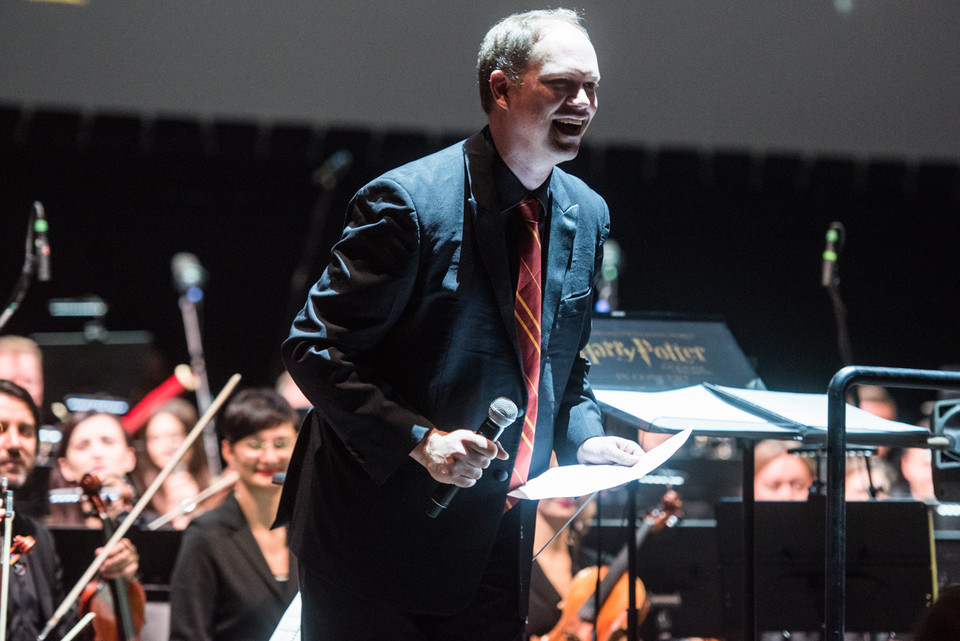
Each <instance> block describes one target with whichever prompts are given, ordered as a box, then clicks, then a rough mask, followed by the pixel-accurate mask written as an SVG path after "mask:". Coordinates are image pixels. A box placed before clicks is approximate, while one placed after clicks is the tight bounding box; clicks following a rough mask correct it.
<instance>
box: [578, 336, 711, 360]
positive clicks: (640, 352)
mask: <svg viewBox="0 0 960 641" xmlns="http://www.w3.org/2000/svg"><path fill="white" fill-rule="evenodd" d="M706 351H707V348H706V347H703V346H698V345H689V346H687V345H680V344H679V343H672V342H670V341H664V342H662V343H657V344H654V343H651V342H650V341H649V340H647V339H646V338H639V337H636V336H635V337H633V339H631V341H630V342H628V343H625V342H624V341H621V340H601V341H596V342H590V343H587V345H586V347H584V348H583V351H582V352H581V354H582V355H583V356H584V357H585V358H586V359H587V360H589V361H590V362H592V363H600V362H602V361H603V360H605V359H613V360H616V361H622V362H627V363H632V362H634V360H635V359H636V358H637V357H639V358H640V360H642V361H643V362H644V363H646V364H647V366H648V367H652V366H653V362H654V361H655V360H656V361H668V362H674V363H684V364H689V363H706V362H707V358H706Z"/></svg>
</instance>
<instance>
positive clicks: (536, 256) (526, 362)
mask: <svg viewBox="0 0 960 641" xmlns="http://www.w3.org/2000/svg"><path fill="white" fill-rule="evenodd" d="M518 209H519V210H520V215H521V216H522V217H523V229H522V231H521V234H520V273H519V276H518V278H517V295H516V299H515V300H514V303H513V306H514V307H513V315H514V319H515V320H516V323H517V335H518V337H519V339H520V354H521V355H522V357H523V376H524V379H525V380H526V385H527V411H526V412H525V413H524V416H523V433H522V435H521V437H520V447H519V449H518V450H517V456H516V458H515V459H514V464H513V475H512V476H511V477H510V490H514V489H516V488H518V487H520V486H521V485H523V484H524V483H526V482H527V474H529V472H530V459H531V457H532V456H533V438H534V434H535V432H536V430H537V405H538V400H539V399H538V396H537V394H538V390H539V388H540V308H541V306H542V301H543V293H542V291H541V289H540V201H538V200H537V199H536V198H527V199H526V200H524V201H523V202H521V203H520V205H518ZM514 504H516V500H514V499H511V498H509V497H507V504H506V506H505V507H504V511H506V510H509V509H510V508H511V507H513V506H514Z"/></svg>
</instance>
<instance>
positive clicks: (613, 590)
mask: <svg viewBox="0 0 960 641" xmlns="http://www.w3.org/2000/svg"><path fill="white" fill-rule="evenodd" d="M681 505H682V502H681V501H680V496H679V495H678V494H677V493H676V492H675V491H673V490H670V491H669V492H667V493H666V494H665V495H664V497H663V504H662V506H660V507H658V508H655V509H653V510H651V512H650V513H649V514H647V516H646V517H644V519H643V525H642V526H641V527H640V529H638V530H637V534H636V538H635V540H634V545H635V546H636V547H637V548H638V549H639V548H640V546H641V545H642V544H643V541H644V540H645V539H646V538H647V535H648V534H650V532H654V531H657V530H659V529H661V528H663V527H664V526H667V527H671V526H673V525H675V524H676V523H677V521H678V520H679V515H680V509H681ZM628 553H629V544H627V545H624V546H623V548H622V549H621V550H620V552H619V553H617V556H616V558H614V560H613V561H612V562H611V563H610V565H609V566H607V567H589V568H584V569H582V570H580V572H578V573H577V575H576V576H575V577H573V583H572V584H571V585H570V591H569V592H568V593H567V597H566V599H564V601H563V603H562V604H561V609H562V612H561V615H560V620H559V621H557V624H556V625H555V626H554V628H553V630H551V631H550V632H548V633H547V634H545V635H543V636H542V637H540V641H589V640H591V639H593V638H594V636H593V632H594V628H596V633H597V635H596V640H597V641H615V640H617V639H623V638H626V626H627V609H628V608H629V606H630V597H629V589H630V577H629V576H628V573H627V556H628ZM598 579H599V581H600V586H599V590H598V589H597V581H598ZM598 595H599V599H598V598H597V597H598ZM636 599H637V604H636V605H637V608H638V610H639V616H638V619H637V624H638V625H639V624H640V623H642V622H643V620H644V618H645V617H646V616H647V612H648V611H649V609H650V603H649V601H648V600H647V597H646V590H645V589H644V587H643V583H642V582H641V581H640V579H639V578H638V579H636ZM598 601H599V603H600V608H599V612H598V611H597V607H596V604H597V602H598Z"/></svg>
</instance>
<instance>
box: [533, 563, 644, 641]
mask: <svg viewBox="0 0 960 641" xmlns="http://www.w3.org/2000/svg"><path fill="white" fill-rule="evenodd" d="M608 571H609V569H608V568H607V567H606V566H604V567H601V568H599V569H598V568H597V567H596V566H594V567H589V568H584V569H582V570H580V571H579V572H578V573H577V574H576V576H575V577H573V582H572V583H571V584H570V591H569V592H568V593H567V598H566V599H564V601H563V603H562V604H561V608H562V613H561V615H560V620H559V621H558V622H557V625H556V626H554V628H553V630H551V631H550V632H548V633H547V634H545V635H543V636H542V637H540V641H591V639H593V627H594V626H593V622H592V621H586V620H584V619H582V618H581V617H580V614H579V612H580V609H581V608H582V607H583V605H584V604H586V603H587V602H588V601H589V600H590V599H592V598H593V595H594V592H595V588H596V585H597V573H598V572H599V573H600V577H599V578H600V580H603V578H604V577H605V576H607V573H608ZM635 582H636V606H637V610H638V613H639V614H638V623H639V622H642V621H643V620H644V619H645V618H646V616H647V612H648V611H649V610H650V602H649V601H648V600H647V592H646V588H644V587H643V582H641V581H640V579H636V580H635ZM629 607H630V584H629V578H628V577H627V576H626V575H624V576H622V577H620V579H619V580H618V581H617V583H616V584H615V585H614V587H613V589H612V590H611V591H610V594H609V596H608V597H607V599H606V601H605V602H604V603H603V605H601V606H600V612H599V614H598V615H597V626H596V627H597V641H616V640H617V639H622V638H625V637H626V632H627V610H628V609H629Z"/></svg>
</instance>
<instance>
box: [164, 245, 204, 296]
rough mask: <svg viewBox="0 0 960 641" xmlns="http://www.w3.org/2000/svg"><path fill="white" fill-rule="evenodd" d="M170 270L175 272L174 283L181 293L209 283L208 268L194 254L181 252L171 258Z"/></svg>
mask: <svg viewBox="0 0 960 641" xmlns="http://www.w3.org/2000/svg"><path fill="white" fill-rule="evenodd" d="M170 270H171V271H172V272H173V285H174V287H176V288H177V291H178V292H180V293H181V294H186V293H187V292H188V291H190V290H191V289H194V288H197V289H203V286H204V285H206V284H207V270H205V269H204V268H203V265H201V264H200V260H199V259H198V258H197V257H196V256H195V255H193V254H190V253H187V252H180V253H179V254H174V256H173V258H172V259H170Z"/></svg>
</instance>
